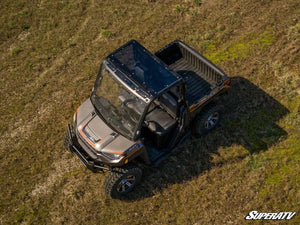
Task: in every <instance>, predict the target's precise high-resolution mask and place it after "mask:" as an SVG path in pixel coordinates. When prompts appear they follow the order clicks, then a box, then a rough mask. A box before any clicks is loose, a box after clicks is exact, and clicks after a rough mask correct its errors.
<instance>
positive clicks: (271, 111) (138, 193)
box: [122, 77, 289, 201]
mask: <svg viewBox="0 0 300 225" xmlns="http://www.w3.org/2000/svg"><path fill="white" fill-rule="evenodd" d="M216 101H217V102H220V103H222V104H223V105H224V106H225V110H224V115H223V119H222V122H221V123H220V124H219V126H218V127H217V128H216V129H215V130H214V131H212V132H211V133H209V134H208V135H206V136H204V137H200V138H195V137H193V136H191V138H190V140H189V141H187V142H186V143H185V144H184V145H183V146H182V147H180V148H178V150H177V151H175V152H174V154H173V155H171V156H170V157H169V158H167V159H165V160H164V161H162V162H161V163H160V164H159V165H158V166H157V167H153V168H146V169H144V170H143V172H144V174H143V180H142V183H141V184H140V185H139V186H137V187H136V189H135V190H134V191H133V192H131V193H129V194H128V196H126V197H124V198H123V199H122V200H124V201H136V200H139V199H143V198H148V197H151V196H153V195H155V193H157V192H159V191H160V190H162V189H163V188H166V187H167V186H168V185H170V184H175V183H182V182H184V181H187V180H189V179H192V178H193V177H195V176H199V175H200V174H201V173H203V171H206V170H209V169H210V168H211V167H212V166H214V165H215V164H214V163H213V162H212V156H211V155H212V154H219V153H218V149H219V148H220V147H231V146H236V145H242V146H243V147H244V148H246V149H247V150H248V153H246V154H240V155H239V154H236V155H235V156H234V157H233V158H232V157H231V158H230V159H229V160H230V161H237V160H242V159H243V158H244V157H246V156H247V155H251V154H253V153H258V152H260V151H265V150H267V149H268V148H269V147H270V146H272V145H273V144H275V143H277V142H278V141H280V140H282V139H284V138H285V137H286V136H287V133H286V132H285V131H284V130H283V129H282V128H281V127H279V126H278V125H277V124H276V123H277V122H278V121H279V120H280V119H281V118H282V117H284V116H285V115H286V114H288V113H289V111H288V109H286V108H285V107H284V106H283V105H281V104H280V103H279V102H278V101H276V100H275V99H274V98H272V97H271V96H269V95H268V94H267V93H266V92H264V91H263V90H261V89H260V88H258V87H257V86H256V85H254V84H253V83H251V82H250V81H249V80H247V79H245V78H242V77H233V78H232V80H231V89H230V90H229V92H228V95H223V96H219V97H218V99H216ZM227 162H228V160H226V159H224V160H222V161H221V162H219V163H220V164H224V163H227Z"/></svg>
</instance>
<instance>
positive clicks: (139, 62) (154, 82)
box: [107, 40, 180, 95]
mask: <svg viewBox="0 0 300 225" xmlns="http://www.w3.org/2000/svg"><path fill="white" fill-rule="evenodd" d="M107 58H108V59H109V60H110V61H111V62H112V63H113V64H114V65H115V66H116V67H117V68H118V69H120V70H121V71H122V72H124V73H125V74H126V75H127V76H128V77H129V78H130V79H131V80H133V81H134V82H135V83H137V84H138V85H139V86H142V87H143V89H145V90H146V91H147V92H150V93H151V94H152V95H155V94H156V93H159V92H160V91H161V90H163V89H164V88H166V87H168V86H169V85H171V84H173V83H174V82H176V81H177V80H179V79H180V77H177V76H176V74H175V73H173V72H171V71H169V70H168V69H167V68H165V65H164V64H163V63H162V62H161V61H159V59H156V58H154V56H153V55H152V54H151V53H150V52H149V51H148V50H147V49H145V48H144V47H143V46H142V45H140V44H139V43H138V42H137V41H135V40H132V41H130V42H128V43H127V44H125V45H124V46H122V47H121V48H119V49H118V50H116V51H115V52H114V53H112V54H111V55H109V56H108V57H107Z"/></svg>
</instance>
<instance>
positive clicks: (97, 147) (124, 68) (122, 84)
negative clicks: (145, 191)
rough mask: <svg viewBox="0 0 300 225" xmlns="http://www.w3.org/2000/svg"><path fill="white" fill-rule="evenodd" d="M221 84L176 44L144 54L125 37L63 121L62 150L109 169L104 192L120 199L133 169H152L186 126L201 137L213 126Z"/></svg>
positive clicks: (216, 73)
mask: <svg viewBox="0 0 300 225" xmlns="http://www.w3.org/2000/svg"><path fill="white" fill-rule="evenodd" d="M229 85H230V79H229V78H228V77H227V75H226V74H225V73H224V72H223V71H222V70H221V69H219V68H218V67H217V66H215V65H214V64H213V63H212V62H210V61H209V60H208V59H206V58H205V57H204V56H202V55H200V54H199V53H198V52H197V51H195V50H194V49H192V48H191V47H189V46H188V45H186V44H185V43H183V42H182V41H179V40H176V41H173V42H172V43H170V44H168V45H167V46H165V47H164V48H162V49H161V50H159V51H157V52H156V53H155V54H152V53H151V52H149V51H148V50H147V49H146V48H144V47H143V46H142V45H141V44H139V43H138V42H137V41H135V40H131V41H129V42H128V43H126V44H125V45H124V46H122V47H120V48H119V49H117V50H116V51H115V52H113V53H112V54H110V55H109V56H107V57H106V58H105V59H104V60H103V62H102V64H101V66H100V71H99V74H98V76H97V79H96V82H95V85H94V88H93V90H92V94H91V96H90V97H89V98H88V99H87V100H86V101H85V102H84V103H83V104H82V105H81V106H80V107H79V108H78V109H77V110H76V112H75V114H74V124H73V125H72V126H71V125H69V124H68V130H67V132H66V134H65V147H66V148H67V149H68V150H69V151H71V152H72V153H74V154H75V155H77V156H78V158H79V159H80V160H81V162H82V163H83V164H84V165H85V166H86V167H87V168H89V169H91V170H93V171H103V170H109V171H110V173H109V175H108V176H107V177H106V180H105V184H104V190H105V193H106V194H107V195H108V196H110V197H111V198H120V197H121V196H122V195H126V194H127V193H128V192H130V191H131V190H132V189H133V188H134V187H135V186H136V185H137V184H138V183H139V182H140V180H141V177H142V169H141V166H138V165H140V164H141V163H143V165H149V166H154V165H157V164H158V163H159V162H161V160H162V159H164V158H166V157H167V156H169V155H170V153H172V151H174V149H176V147H177V146H178V145H179V144H181V143H183V140H185V138H186V137H187V136H188V135H189V134H190V132H189V130H190V128H193V131H194V133H195V134H197V135H204V134H206V133H207V132H208V131H210V130H212V129H213V128H214V127H215V126H216V125H217V124H218V123H219V121H220V118H221V107H220V106H219V105H218V104H216V103H213V102H212V99H213V98H214V97H215V96H217V95H219V94H221V93H223V92H224V91H225V90H226V89H227V88H228V87H229Z"/></svg>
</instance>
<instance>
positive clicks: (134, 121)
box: [91, 65, 146, 139]
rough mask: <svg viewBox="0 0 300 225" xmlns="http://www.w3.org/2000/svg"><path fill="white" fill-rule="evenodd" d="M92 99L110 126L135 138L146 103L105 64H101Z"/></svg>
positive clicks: (124, 134)
mask: <svg viewBox="0 0 300 225" xmlns="http://www.w3.org/2000/svg"><path fill="white" fill-rule="evenodd" d="M91 100H92V103H93V104H94V106H95V107H96V108H97V110H98V111H99V112H100V114H101V115H102V117H103V118H104V120H105V121H106V122H107V123H109V125H110V126H112V127H113V128H114V129H115V130H117V131H118V132H119V133H121V134H122V135H123V136H126V137H129V138H131V139H133V137H134V134H135V131H136V130H137V128H138V125H139V121H140V119H141V116H142V114H143V112H144V110H145V107H146V103H144V102H143V101H142V100H141V99H139V98H138V97H136V96H135V95H133V94H132V93H131V92H130V91H128V90H127V89H126V88H125V87H124V86H123V85H122V84H121V83H119V82H118V81H117V80H115V79H114V77H113V75H112V74H110V73H109V71H108V70H107V69H106V68H105V66H104V65H102V66H101V69H100V73H99V75H98V78H97V80H96V84H95V87H94V91H93V94H92V98H91Z"/></svg>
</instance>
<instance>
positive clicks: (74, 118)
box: [73, 112, 76, 123]
mask: <svg viewBox="0 0 300 225" xmlns="http://www.w3.org/2000/svg"><path fill="white" fill-rule="evenodd" d="M73 122H74V123H76V112H75V113H74V116H73Z"/></svg>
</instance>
